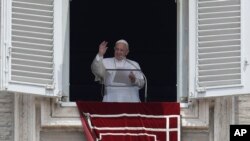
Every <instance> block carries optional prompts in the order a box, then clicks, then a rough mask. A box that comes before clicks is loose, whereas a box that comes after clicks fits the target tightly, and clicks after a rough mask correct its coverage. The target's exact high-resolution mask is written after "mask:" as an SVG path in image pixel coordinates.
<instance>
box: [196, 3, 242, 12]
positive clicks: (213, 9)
mask: <svg viewBox="0 0 250 141" xmlns="http://www.w3.org/2000/svg"><path fill="white" fill-rule="evenodd" d="M239 10H240V5H231V6H216V7H206V8H199V9H198V12H199V14H200V13H214V12H232V11H239Z"/></svg>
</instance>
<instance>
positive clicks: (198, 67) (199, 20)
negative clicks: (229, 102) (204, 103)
mask: <svg viewBox="0 0 250 141" xmlns="http://www.w3.org/2000/svg"><path fill="white" fill-rule="evenodd" d="M249 5H250V2H249V1H248V0H224V1H221V0H213V1H211V0H195V1H189V9H190V10H189V98H203V97H216V96H227V95H237V94H249V93H250V85H249V84H250V82H249V79H248V78H249V77H250V68H249V59H250V56H249V55H250V49H249V45H250V40H249V39H248V38H249V34H250V33H249V24H250V17H249V16H248V13H249V12H250V11H249V9H250V6H249ZM194 9H195V10H194Z"/></svg>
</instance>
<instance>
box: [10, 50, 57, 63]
mask: <svg viewBox="0 0 250 141" xmlns="http://www.w3.org/2000/svg"><path fill="white" fill-rule="evenodd" d="M12 57H13V58H20V59H26V60H35V61H42V62H52V60H53V57H52V56H42V55H32V54H23V53H16V52H12Z"/></svg>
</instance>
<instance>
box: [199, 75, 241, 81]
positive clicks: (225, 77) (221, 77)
mask: <svg viewBox="0 0 250 141" xmlns="http://www.w3.org/2000/svg"><path fill="white" fill-rule="evenodd" d="M198 79H199V81H219V80H231V79H240V73H235V74H232V73H230V74H220V75H205V76H200V77H199V78H198Z"/></svg>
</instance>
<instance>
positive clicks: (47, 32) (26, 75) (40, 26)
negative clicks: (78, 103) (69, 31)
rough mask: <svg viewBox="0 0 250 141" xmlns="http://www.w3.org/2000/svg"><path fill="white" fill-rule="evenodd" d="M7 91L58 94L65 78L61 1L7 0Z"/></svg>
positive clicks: (47, 94)
mask: <svg viewBox="0 0 250 141" xmlns="http://www.w3.org/2000/svg"><path fill="white" fill-rule="evenodd" d="M6 3H9V5H8V4H7V6H9V7H10V9H9V11H8V10H7V13H10V14H9V15H8V14H7V17H8V18H7V19H6V20H7V22H9V23H10V25H11V26H9V27H8V25H6V27H7V28H9V31H8V32H9V33H7V34H6V36H7V37H9V39H7V42H8V43H9V46H8V45H7V47H6V50H7V51H6V54H7V55H6V58H7V60H6V62H7V64H8V66H7V67H6V68H5V70H6V75H7V76H8V78H7V79H6V80H5V81H6V83H7V84H6V86H5V90H7V91H13V92H19V93H30V94H39V95H46V96H58V95H60V93H61V89H62V87H61V84H62V82H61V81H60V80H61V79H62V68H61V67H62V66H61V64H62V60H63V54H62V50H63V45H62V37H61V36H62V34H61V30H62V21H60V20H61V15H60V13H61V7H62V5H61V1H60V0H8V1H6Z"/></svg>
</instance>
